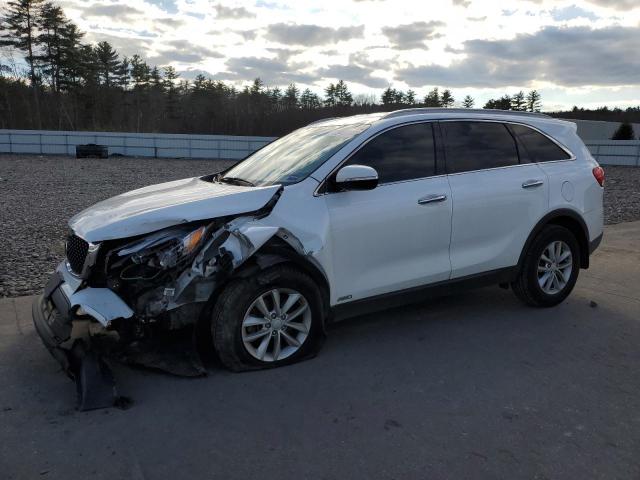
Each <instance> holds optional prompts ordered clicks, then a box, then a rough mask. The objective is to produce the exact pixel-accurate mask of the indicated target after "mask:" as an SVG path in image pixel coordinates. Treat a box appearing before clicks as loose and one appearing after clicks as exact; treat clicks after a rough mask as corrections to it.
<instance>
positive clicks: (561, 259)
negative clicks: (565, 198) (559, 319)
mask: <svg viewBox="0 0 640 480" xmlns="http://www.w3.org/2000/svg"><path fill="white" fill-rule="evenodd" d="M579 270H580V245H579V244H578V240H577V239H576V237H575V236H574V235H573V233H571V231H569V230H568V229H566V228H564V227H562V226H560V225H547V226H545V227H544V228H543V229H542V231H540V233H538V235H536V237H535V238H534V240H533V242H532V243H531V245H530V246H529V249H528V250H527V252H526V253H525V257H524V261H523V262H522V268H521V269H520V272H519V273H518V277H517V279H516V280H515V281H514V282H513V283H512V284H511V288H512V289H513V292H514V293H515V294H516V296H517V297H518V298H519V299H520V300H522V301H523V302H524V303H526V304H527V305H531V306H534V307H543V308H545V307H553V306H555V305H558V304H559V303H561V302H562V301H564V300H565V299H566V298H567V296H568V295H569V294H570V293H571V291H572V290H573V287H574V286H575V284H576V281H577V280H578V272H579Z"/></svg>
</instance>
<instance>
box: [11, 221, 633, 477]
mask: <svg viewBox="0 0 640 480" xmlns="http://www.w3.org/2000/svg"><path fill="white" fill-rule="evenodd" d="M29 302H30V299H29V298H28V297H23V298H17V299H5V300H2V301H1V302H0V380H1V382H2V385H1V388H0V472H1V473H0V477H2V478H4V479H33V478H55V479H58V478H64V479H93V478H99V479H109V480H114V479H120V478H122V479H135V480H139V479H178V478H188V479H204V478H221V479H235V478H238V479H252V478H261V479H271V478H278V479H283V478H297V479H302V478H313V479H322V478H326V479H345V478H376V479H377V478H381V479H387V478H389V479H391V478H396V479H401V478H402V479H404V478H411V479H413V478H415V479H418V478H420V479H440V478H443V479H444V478H452V479H465V478H469V479H484V478H492V479H493V478H504V479H519V478H525V479H556V478H558V479H586V478H588V479H594V478H602V479H613V478H621V479H626V478H628V479H634V478H635V479H637V478H640V368H639V367H640V222H636V223H626V224H620V225H615V226H611V227H607V231H606V236H605V241H604V243H603V246H602V247H601V248H600V250H598V252H597V253H596V255H595V256H594V257H593V259H592V268H591V269H590V270H588V271H582V272H581V277H580V280H579V282H578V286H577V288H576V290H575V291H574V293H573V294H572V296H571V297H570V298H569V299H568V300H567V301H566V302H565V303H564V304H562V305H560V306H558V307H556V308H554V309H551V310H536V309H531V308H527V307H524V306H522V305H521V304H520V303H518V301H517V300H516V299H515V297H514V296H513V295H512V294H511V292H508V291H504V290H500V289H498V288H489V289H483V290H478V291H474V292H470V293H467V294H464V295H458V296H452V297H448V298H443V299H439V300H435V301H430V302H429V303H425V304H423V305H418V306H411V307H404V308H401V309H397V310H393V311H388V312H383V313H379V314H375V315H368V316H366V317H361V318H358V319H354V320H351V321H346V322H343V323H341V324H338V325H335V326H334V327H332V328H331V331H330V333H329V338H328V339H327V342H326V343H325V346H324V349H323V350H322V352H321V353H320V355H319V356H318V357H317V358H315V359H313V360H310V361H307V362H304V363H301V364H298V365H294V366H290V367H286V368H282V369H276V370H271V371H261V372H251V373H243V374H232V373H229V372H227V371H224V370H222V369H220V368H217V369H216V368H213V369H212V370H211V371H210V375H209V376H208V377H206V378H201V379H182V378H175V377H171V376H168V375H162V374H157V373H151V372H147V371H144V370H133V369H130V368H126V367H117V368H116V372H115V373H116V376H117V378H118V379H119V385H120V389H121V391H122V392H123V393H125V394H128V395H130V396H131V397H132V398H133V399H134V402H135V403H134V405H133V406H132V408H130V409H128V410H116V409H108V410H98V411H92V412H83V413H79V412H76V411H75V410H74V409H73V402H74V386H73V384H72V383H71V382H70V381H69V380H67V379H66V378H65V377H64V376H63V375H62V373H61V372H60V371H59V368H58V367H57V364H56V363H55V362H54V360H53V359H52V358H51V357H50V356H49V354H48V353H47V352H46V351H45V349H44V347H43V346H42V345H41V344H40V341H39V339H38V338H37V336H36V334H35V333H34V330H33V328H32V327H31V323H30V313H29ZM591 302H596V304H597V306H596V305H595V304H591Z"/></svg>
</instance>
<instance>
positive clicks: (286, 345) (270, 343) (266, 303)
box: [242, 288, 311, 362]
mask: <svg viewBox="0 0 640 480" xmlns="http://www.w3.org/2000/svg"><path fill="white" fill-rule="evenodd" d="M310 330H311V308H310V307H309V302H307V299H306V298H304V296H303V295H302V294H301V293H300V292H297V291H295V290H292V289H289V288H274V289H272V290H269V291H267V292H265V293H263V294H261V295H260V296H259V297H258V298H256V299H255V300H254V301H253V303H252V304H251V306H250V307H249V309H248V310H247V313H246V314H245V316H244V319H243V320H242V342H243V344H244V347H245V349H246V350H247V352H249V354H250V355H251V356H252V357H254V358H256V359H257V360H260V361H262V362H275V361H277V360H283V359H285V358H287V357H290V356H291V355H293V354H294V353H296V352H297V351H298V350H300V348H301V347H302V344H303V343H304V342H305V340H306V339H307V337H308V335H309V331H310Z"/></svg>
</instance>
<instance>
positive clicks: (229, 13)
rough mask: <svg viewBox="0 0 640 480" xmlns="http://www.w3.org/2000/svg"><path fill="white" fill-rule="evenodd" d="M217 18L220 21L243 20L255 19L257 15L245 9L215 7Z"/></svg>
mask: <svg viewBox="0 0 640 480" xmlns="http://www.w3.org/2000/svg"><path fill="white" fill-rule="evenodd" d="M214 8H215V9H216V18H218V19H219V20H239V19H241V18H254V17H255V16H256V14H255V13H253V12H250V11H249V10H247V9H246V8H244V7H235V8H234V7H225V6H224V5H220V4H218V5H215V6H214Z"/></svg>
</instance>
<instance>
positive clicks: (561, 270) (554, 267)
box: [538, 240, 573, 295]
mask: <svg viewBox="0 0 640 480" xmlns="http://www.w3.org/2000/svg"><path fill="white" fill-rule="evenodd" d="M572 269H573V255H572V254H571V248H569V245H567V244H566V243H565V242H563V241H562V240H555V241H553V242H551V243H550V244H549V245H547V247H546V248H545V249H544V250H543V251H542V254H541V255H540V258H539V259H538V285H540V288H541V289H542V291H543V292H544V293H546V294H548V295H555V294H557V293H560V292H561V291H562V290H563V289H564V288H565V287H566V286H567V283H569V279H570V278H571V271H572Z"/></svg>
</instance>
